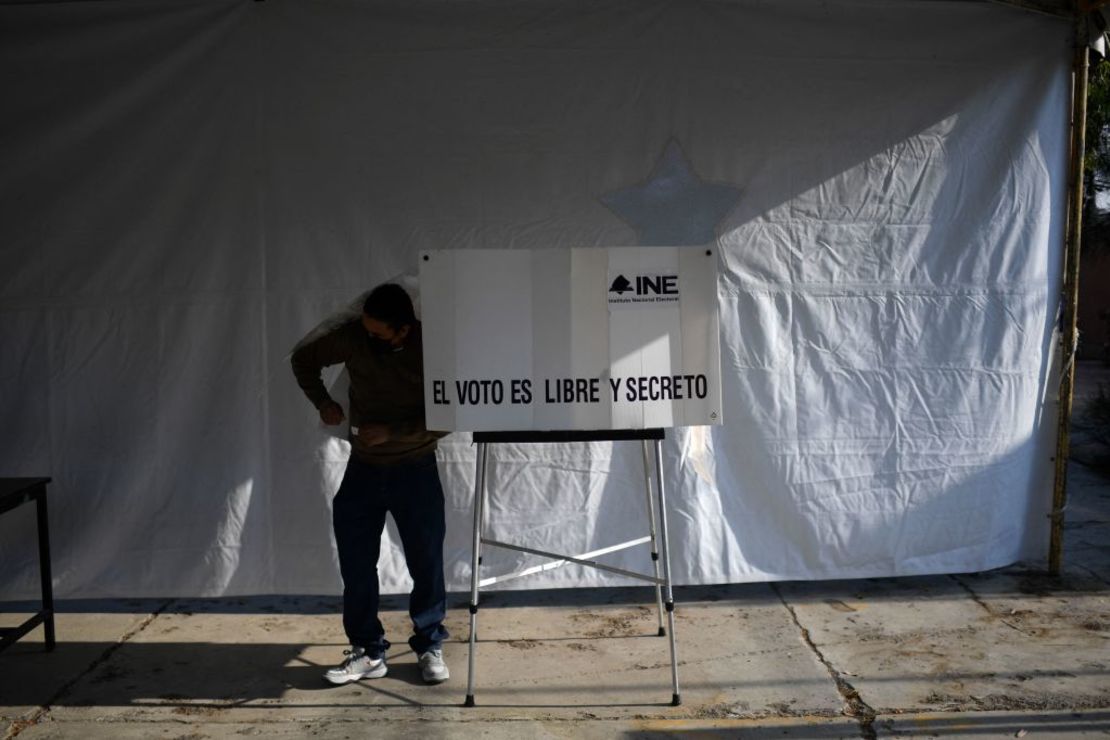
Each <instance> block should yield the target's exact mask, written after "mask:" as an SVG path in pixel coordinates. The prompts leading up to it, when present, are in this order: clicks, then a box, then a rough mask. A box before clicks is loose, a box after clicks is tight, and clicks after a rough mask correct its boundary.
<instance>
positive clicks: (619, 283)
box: [609, 275, 632, 295]
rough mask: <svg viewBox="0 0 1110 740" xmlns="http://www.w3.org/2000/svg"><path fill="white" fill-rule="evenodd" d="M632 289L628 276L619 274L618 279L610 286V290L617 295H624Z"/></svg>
mask: <svg viewBox="0 0 1110 740" xmlns="http://www.w3.org/2000/svg"><path fill="white" fill-rule="evenodd" d="M630 290H632V283H630V282H628V278H626V277H625V276H624V275H617V279H616V280H614V281H613V284H612V285H610V286H609V292H610V293H616V294H617V295H624V294H625V293H627V292H628V291H630Z"/></svg>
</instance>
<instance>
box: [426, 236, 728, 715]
mask: <svg viewBox="0 0 1110 740" xmlns="http://www.w3.org/2000/svg"><path fill="white" fill-rule="evenodd" d="M420 294H421V296H422V298H423V300H422V308H423V315H422V321H423V338H424V383H425V388H424V390H425V393H424V401H425V409H426V414H425V416H426V421H427V424H428V427H429V428H430V429H438V430H443V431H473V432H476V434H475V435H474V439H475V441H476V442H477V443H478V451H477V462H476V468H475V476H474V477H475V488H474V502H473V515H474V524H473V533H472V544H471V573H470V588H471V592H470V651H469V665H468V676H467V692H466V705H467V706H474V704H475V699H474V691H475V684H476V677H477V671H476V656H477V649H478V644H477V634H478V631H477V627H478V609H479V603H480V602H479V593H480V590H481V588H482V587H483V586H490V585H493V584H495V583H499V582H503V581H508V580H514V579H517V578H521V577H524V576H529V575H535V574H539V573H544V572H547V571H549V570H552V569H554V568H558V567H561V566H563V565H567V564H571V563H573V564H576V565H579V566H584V567H588V568H593V569H596V570H599V571H607V572H609V573H612V574H615V575H619V576H623V577H625V578H631V579H634V580H640V581H646V582H648V583H652V584H654V585H655V595H656V602H657V606H658V608H659V635H660V636H667V637H668V638H669V639H668V645H669V647H670V657H671V683H672V689H673V693H672V695H671V702H672V704H674V705H678V704H680V703H681V695H680V693H679V688H678V657H677V649H676V643H675V632H674V598H673V595H672V588H671V563H670V552H669V546H668V538H667V506H666V493H665V484H664V481H663V461H662V454H661V445H660V442H661V440H662V439H663V429H661V427H675V426H679V425H694V424H701V425H704V424H719V423H721V418H722V412H721V383H720V344H719V342H720V340H719V334H718V332H719V325H718V318H717V307H718V301H717V255H716V252H715V250H713V249H711V248H707V247H683V248H677V247H640V248H588V249H569V250H488V249H483V250H470V251H467V252H454V251H435V252H425V253H424V254H423V255H422V256H421V269H420ZM532 430H548V431H549V433H548V434H544V433H543V432H541V433H530V432H532ZM551 430H554V431H553V432H551ZM622 430H644V431H643V432H641V433H636V432H633V433H631V434H630V433H627V431H625V433H622ZM599 440H601V441H616V440H626V441H639V442H640V444H641V446H642V448H643V455H644V488H645V492H646V494H647V496H646V503H647V507H646V510H645V512H644V525H645V529H646V531H647V533H648V534H647V536H643V537H637V538H635V539H632V540H628V541H626V542H621V543H613V544H609V545H608V546H606V547H602V548H598V549H594V550H591V551H590V552H584V553H578V554H576V555H564V554H560V553H556V552H552V551H550V550H544V549H541V548H539V547H536V546H531V545H529V544H525V543H522V542H520V541H519V540H517V541H514V542H507V541H503V540H499V539H494V538H492V537H488V536H486V530H487V528H488V522H487V519H488V515H487V512H486V509H487V506H488V493H489V492H488V485H487V472H488V470H489V466H490V458H489V445H490V444H493V443H497V442H507V443H515V444H524V445H535V444H545V443H572V442H591V441H599ZM649 440H651V441H652V442H653V446H649ZM653 458H654V463H655V465H654V475H653V473H652V465H651V462H652V459H653ZM653 482H654V486H653V485H652V484H653ZM569 488H570V487H569V486H566V485H564V484H561V483H560V481H559V480H558V479H554V480H553V481H552V484H551V487H550V489H549V490H548V492H547V494H548V497H549V500H550V501H551V502H552V503H555V502H558V500H559V499H560V498H562V497H565V496H567V495H570V494H569V490H568V489H569ZM653 492H654V493H653ZM656 507H658V524H659V526H658V527H656ZM643 545H646V546H648V548H649V549H645V548H642V547H640V546H643ZM483 546H487V547H495V548H500V549H502V550H508V551H513V552H518V553H525V554H529V555H533V556H540V557H544V558H548V559H549V562H548V563H547V564H546V565H539V566H531V567H527V568H523V569H520V570H518V571H516V572H513V573H503V574H499V575H496V576H492V577H487V578H482V574H481V572H480V569H481V563H482V555H481V554H482V551H483ZM630 548H638V549H640V550H641V552H642V553H643V555H644V557H643V559H642V564H643V565H647V564H649V563H650V565H651V567H652V569H653V571H654V573H653V574H645V573H642V572H639V571H635V570H629V569H626V568H621V567H616V566H614V565H612V564H606V563H604V562H601V561H599V560H598V558H602V557H604V556H606V555H610V554H612V553H615V552H620V551H622V550H627V549H630ZM649 554H650V559H649V558H648V557H647V556H648V555H649ZM660 566H661V567H660ZM664 620H666V627H664Z"/></svg>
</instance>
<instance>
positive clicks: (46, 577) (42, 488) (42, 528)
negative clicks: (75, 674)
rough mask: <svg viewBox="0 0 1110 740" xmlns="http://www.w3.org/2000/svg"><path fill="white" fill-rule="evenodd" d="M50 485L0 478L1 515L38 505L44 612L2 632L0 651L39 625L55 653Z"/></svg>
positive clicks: (37, 480)
mask: <svg viewBox="0 0 1110 740" xmlns="http://www.w3.org/2000/svg"><path fill="white" fill-rule="evenodd" d="M49 482H50V479H49V478H0V514H4V513H6V512H9V511H11V510H12V509H14V508H16V507H17V506H21V505H23V504H26V503H30V502H31V501H34V502H35V508H36V509H37V514H38V516H37V519H38V525H39V575H40V576H41V577H42V609H41V610H39V612H38V613H37V614H35V615H33V616H32V617H31V618H30V619H28V620H27V621H26V622H24V623H23V624H21V625H19V626H18V627H11V628H9V629H0V650H4V649H5V648H7V647H10V646H11V645H12V644H13V643H14V642H15V641H16V640H18V639H19V638H21V637H23V636H24V635H25V634H27V633H28V632H30V631H31V630H33V629H34V628H35V627H38V626H39V625H40V624H41V625H43V629H44V630H45V631H46V649H47V650H53V649H54V586H53V582H52V581H51V578H50V534H49V527H48V526H47V520H46V484H47V483H49Z"/></svg>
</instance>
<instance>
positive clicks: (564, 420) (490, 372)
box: [420, 247, 722, 431]
mask: <svg viewBox="0 0 1110 740" xmlns="http://www.w3.org/2000/svg"><path fill="white" fill-rule="evenodd" d="M420 294H421V306H422V316H423V324H424V385H425V388H424V391H425V396H424V397H425V407H426V412H427V417H426V418H427V424H428V428H429V429H438V430H441V431H509V430H526V429H560V430H567V429H649V428H657V427H673V426H693V425H704V424H720V423H721V420H722V411H721V379H720V339H719V329H718V320H717V305H718V304H717V254H716V251H715V250H714V249H708V248H705V247H684V248H676V247H644V248H608V249H606V248H589V249H563V250H555V249H551V250H491V249H474V250H466V251H435V252H426V253H424V254H423V255H422V260H421V263H420Z"/></svg>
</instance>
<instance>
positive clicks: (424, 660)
mask: <svg viewBox="0 0 1110 740" xmlns="http://www.w3.org/2000/svg"><path fill="white" fill-rule="evenodd" d="M418 659H419V661H420V673H421V674H423V676H424V683H443V682H444V681H446V680H447V679H448V678H450V677H451V672H450V671H449V670H447V664H446V663H444V662H443V651H442V650H439V649H433V650H429V651H428V652H426V653H420V655H419V656H418Z"/></svg>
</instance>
